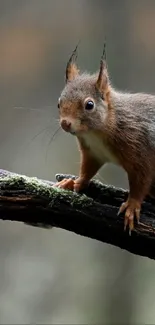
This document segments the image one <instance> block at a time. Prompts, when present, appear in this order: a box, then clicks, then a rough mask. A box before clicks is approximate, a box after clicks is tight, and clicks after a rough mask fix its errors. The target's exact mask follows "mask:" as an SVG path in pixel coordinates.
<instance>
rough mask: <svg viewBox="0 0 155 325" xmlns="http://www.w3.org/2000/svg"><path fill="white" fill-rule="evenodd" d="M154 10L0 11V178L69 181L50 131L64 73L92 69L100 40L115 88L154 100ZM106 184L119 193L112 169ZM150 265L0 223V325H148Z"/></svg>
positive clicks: (153, 279)
mask: <svg viewBox="0 0 155 325" xmlns="http://www.w3.org/2000/svg"><path fill="white" fill-rule="evenodd" d="M154 30H155V1H153V0H147V1H146V0H136V1H134V0H130V1H129V0H117V1H116V0H96V1H93V0H89V1H88V0H79V1H75V0H65V1H64V2H62V1H60V0H44V1H43V0H14V1H11V0H1V1H0V153H1V154H0V168H4V169H8V170H10V171H14V172H19V173H22V174H26V175H29V176H37V177H40V178H44V179H51V180H54V179H55V177H54V176H55V174H56V173H58V172H64V173H73V174H77V173H78V169H79V153H78V149H77V146H76V140H75V138H74V137H72V136H70V135H67V134H64V133H63V131H61V130H60V131H59V132H58V133H57V134H56V136H55V138H54V139H53V140H52V141H50V140H51V138H52V135H53V134H54V132H55V131H56V130H57V128H58V121H57V119H58V110H57V100H58V97H59V94H60V92H61V90H62V88H63V86H64V73H65V65H66V62H67V60H68V58H69V56H70V53H71V52H72V50H73V49H74V47H75V45H76V43H77V42H78V40H79V39H81V43H80V47H79V57H78V63H79V65H80V67H81V68H82V69H84V70H85V69H86V70H88V71H90V72H94V71H96V70H97V69H98V67H99V62H100V56H101V53H102V49H103V42H104V39H105V36H106V38H107V60H108V66H109V71H110V75H111V79H112V82H113V84H114V86H115V87H116V88H118V89H122V90H131V91H145V92H151V93H155V36H154ZM98 177H99V178H100V180H102V181H103V182H105V183H110V184H114V185H116V186H121V187H124V188H127V186H128V183H127V177H126V175H125V173H124V172H123V171H122V170H121V169H119V168H118V167H117V168H116V167H113V166H112V165H111V166H110V165H109V166H108V167H106V168H103V169H102V170H101V171H100V173H99V175H98ZM153 283H155V262H154V261H151V260H149V259H147V258H141V257H136V256H134V255H132V254H129V253H127V252H125V251H122V250H120V249H118V248H115V247H112V246H110V245H106V244H103V243H100V242H97V241H95V240H91V239H88V238H83V237H80V236H78V235H76V234H73V233H69V232H67V231H64V230H61V229H53V230H44V229H37V228H33V227H30V226H26V225H24V224H19V223H15V222H13V223H11V222H2V221H1V222H0V323H1V324H24V323H27V324H28V323H29V324H30V323H31V324H32V323H35V324H97V323H98V324H99V323H100V324H151V323H152V324H153V323H155V290H154V284H153Z"/></svg>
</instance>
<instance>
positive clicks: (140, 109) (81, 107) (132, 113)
mask: <svg viewBox="0 0 155 325" xmlns="http://www.w3.org/2000/svg"><path fill="white" fill-rule="evenodd" d="M76 59H77V46H76V48H75V50H74V51H73V53H72V55H71V57H70V59H69V61H68V63H67V66H66V74H65V77H66V78H65V86H64V88H63V90H62V92H61V94H60V97H59V100H58V109H59V117H60V120H59V121H60V126H61V128H62V129H63V130H64V131H65V132H69V133H70V134H72V135H74V136H76V138H77V142H78V146H79V151H80V154H81V162H80V172H79V177H78V178H77V179H76V180H72V179H64V180H62V181H60V182H58V183H56V184H55V186H56V187H59V188H63V189H70V190H74V191H77V192H79V191H81V190H82V189H84V188H85V187H86V186H87V185H88V184H89V181H90V180H91V179H92V178H93V177H94V176H95V175H96V173H97V172H98V171H99V169H100V168H101V167H102V166H103V165H104V164H105V163H108V162H111V163H114V164H116V165H119V166H121V167H122V168H123V169H124V170H125V172H126V173H127V176H128V182H129V194H128V198H127V200H126V201H125V202H124V203H122V205H121V206H120V208H119V211H118V215H119V214H120V213H124V230H126V228H127V227H128V228H129V234H130V235H131V232H132V230H133V229H134V219H135V218H136V220H137V223H139V222H140V211H141V205H142V203H143V201H144V199H145V197H146V196H147V195H150V196H152V197H155V95H151V94H146V93H130V92H127V93H126V92H122V91H117V90H116V89H115V88H114V87H113V85H112V84H111V82H110V77H109V73H108V68H107V63H106V58H105V44H104V50H103V54H102V57H101V60H100V66H99V71H98V72H97V73H94V74H89V73H84V72H80V70H79V68H78V66H77V63H76Z"/></svg>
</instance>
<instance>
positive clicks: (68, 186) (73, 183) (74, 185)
mask: <svg viewBox="0 0 155 325" xmlns="http://www.w3.org/2000/svg"><path fill="white" fill-rule="evenodd" d="M87 184H88V182H86V181H85V180H84V179H82V178H77V179H76V180H73V179H71V178H68V179H67V178H65V179H63V180H62V181H60V182H58V183H56V184H54V186H53V187H59V188H62V189H64V190H71V191H75V192H80V191H82V190H83V189H84V188H85V187H86V186H87Z"/></svg>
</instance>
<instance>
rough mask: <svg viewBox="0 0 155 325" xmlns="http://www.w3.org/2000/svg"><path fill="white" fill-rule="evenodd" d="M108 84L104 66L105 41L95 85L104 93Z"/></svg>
mask: <svg viewBox="0 0 155 325" xmlns="http://www.w3.org/2000/svg"><path fill="white" fill-rule="evenodd" d="M108 85H109V78H108V71H107V66H106V43H104V48H103V53H102V56H101V61H100V70H99V75H98V79H97V82H96V87H97V89H98V90H99V91H100V93H101V94H103V95H104V93H106V92H107V89H108Z"/></svg>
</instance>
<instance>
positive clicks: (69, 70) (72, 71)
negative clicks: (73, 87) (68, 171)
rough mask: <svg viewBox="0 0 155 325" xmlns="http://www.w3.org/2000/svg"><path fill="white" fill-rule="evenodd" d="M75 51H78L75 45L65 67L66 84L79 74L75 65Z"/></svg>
mask: <svg viewBox="0 0 155 325" xmlns="http://www.w3.org/2000/svg"><path fill="white" fill-rule="evenodd" d="M77 49H78V44H77V45H76V47H75V49H74V51H73V53H72V55H71V57H70V59H69V61H68V63H67V66H66V83H67V82H68V81H72V80H73V79H74V78H75V77H76V76H77V75H78V74H79V69H78V67H77V64H76V59H77Z"/></svg>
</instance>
